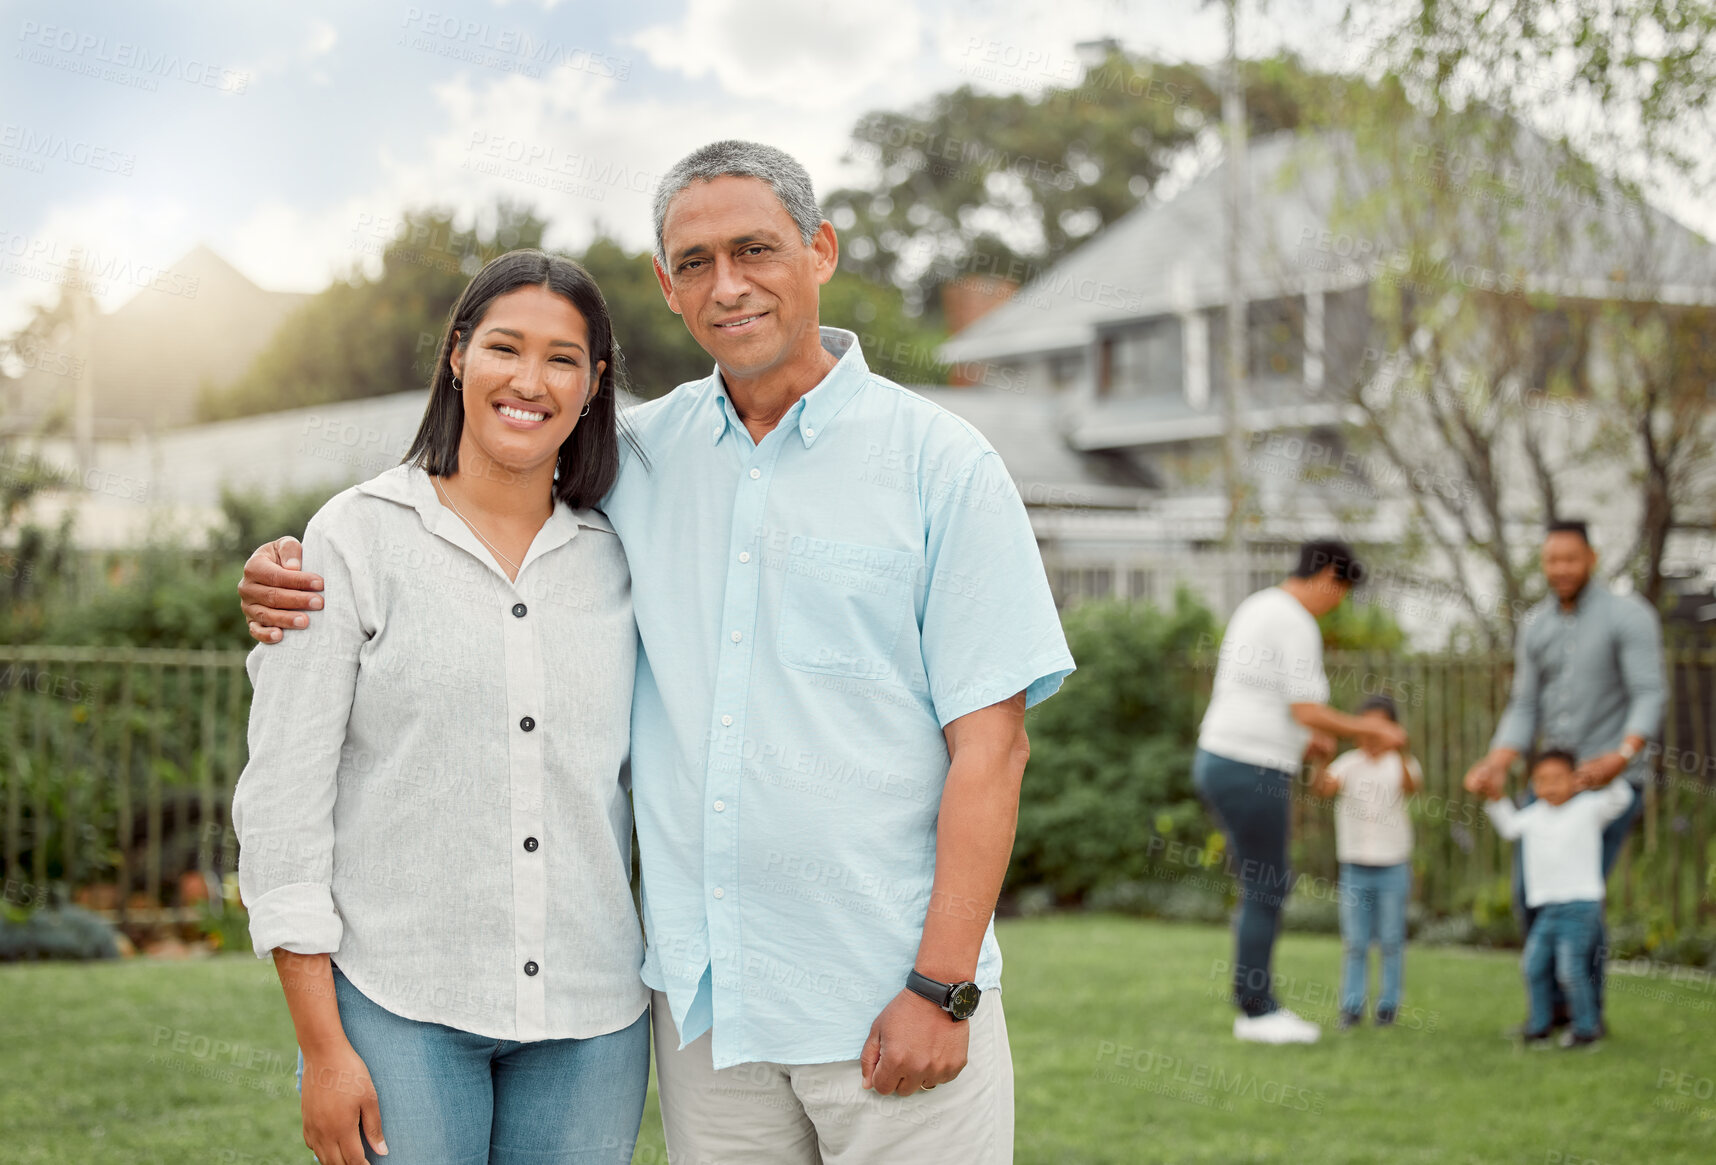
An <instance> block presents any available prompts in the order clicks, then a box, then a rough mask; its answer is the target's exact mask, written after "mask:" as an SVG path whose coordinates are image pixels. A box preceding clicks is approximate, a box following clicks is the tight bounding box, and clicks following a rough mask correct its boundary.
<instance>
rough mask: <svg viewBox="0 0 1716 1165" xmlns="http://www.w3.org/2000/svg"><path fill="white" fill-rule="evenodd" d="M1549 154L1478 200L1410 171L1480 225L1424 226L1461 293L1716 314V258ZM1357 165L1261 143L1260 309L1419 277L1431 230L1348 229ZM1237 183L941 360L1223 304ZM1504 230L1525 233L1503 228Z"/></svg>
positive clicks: (1427, 173) (1388, 219) (1251, 192)
mask: <svg viewBox="0 0 1716 1165" xmlns="http://www.w3.org/2000/svg"><path fill="white" fill-rule="evenodd" d="M1552 149H1553V147H1552V146H1551V145H1550V143H1548V142H1546V141H1544V140H1543V139H1542V138H1539V137H1537V136H1536V135H1533V134H1527V133H1522V134H1520V135H1519V142H1518V144H1517V146H1516V148H1515V152H1514V156H1515V157H1516V158H1518V159H1521V160H1520V161H1519V163H1518V166H1517V168H1516V169H1512V170H1510V171H1508V172H1506V173H1505V175H1504V176H1503V177H1500V178H1497V179H1495V180H1492V181H1491V182H1490V183H1489V184H1487V185H1482V186H1480V187H1474V189H1476V190H1477V191H1478V192H1477V193H1469V194H1468V193H1464V190H1465V188H1464V187H1460V186H1458V185H1453V186H1450V185H1447V183H1449V182H1452V181H1456V179H1457V174H1456V172H1459V173H1463V171H1461V170H1460V167H1459V166H1458V165H1457V164H1456V163H1454V162H1451V161H1446V160H1445V161H1444V162H1443V163H1442V164H1440V165H1439V166H1433V165H1431V164H1430V163H1428V162H1425V163H1421V164H1419V165H1418V169H1417V170H1416V171H1411V172H1410V173H1421V174H1422V175H1423V178H1422V181H1423V183H1424V184H1425V185H1426V186H1427V187H1428V186H1429V185H1434V184H1436V183H1441V184H1442V185H1440V186H1438V187H1437V188H1438V189H1440V190H1442V191H1443V192H1444V194H1445V195H1446V196H1447V198H1446V199H1444V200H1442V201H1440V202H1438V203H1437V205H1438V207H1439V208H1440V209H1438V211H1437V214H1438V215H1443V214H1445V213H1453V214H1455V215H1458V216H1459V217H1461V218H1465V219H1470V220H1471V226H1472V228H1474V229H1467V227H1466V226H1465V225H1463V224H1462V225H1461V226H1459V227H1456V228H1454V229H1449V228H1448V227H1447V226H1446V225H1445V223H1444V222H1442V221H1434V222H1431V223H1429V224H1420V225H1427V226H1428V227H1429V229H1430V231H1432V232H1433V234H1434V236H1435V237H1436V238H1437V239H1440V240H1443V241H1445V242H1449V243H1450V244H1451V245H1453V246H1455V247H1459V248H1462V249H1463V250H1465V251H1466V252H1467V253H1462V254H1451V255H1449V256H1448V259H1449V260H1450V261H1451V262H1453V263H1454V264H1456V267H1455V270H1456V271H1464V270H1465V269H1467V268H1469V269H1470V272H1469V276H1468V275H1466V274H1461V275H1460V276H1459V278H1460V279H1461V280H1462V282H1466V281H1468V278H1469V280H1470V285H1473V286H1477V285H1478V284H1479V283H1481V282H1482V281H1484V280H1492V281H1493V280H1501V279H1519V278H1523V279H1524V280H1525V282H1526V283H1527V285H1528V286H1529V287H1530V288H1531V289H1533V290H1547V291H1553V292H1556V293H1559V294H1569V295H1586V296H1592V297H1604V298H1637V299H1662V300H1665V301H1673V302H1702V303H1712V302H1716V251H1713V249H1712V248H1711V247H1710V245H1709V244H1708V243H1707V242H1705V240H1703V239H1702V238H1700V237H1699V236H1698V235H1697V234H1695V233H1694V232H1692V231H1690V230H1688V229H1687V228H1686V227H1685V226H1683V225H1682V224H1680V223H1679V222H1677V221H1675V220H1674V219H1672V218H1670V217H1669V216H1667V215H1665V214H1663V213H1662V212H1660V211H1658V210H1656V209H1655V208H1654V207H1651V206H1649V205H1643V206H1640V205H1637V204H1633V205H1627V204H1626V203H1625V202H1624V200H1623V199H1621V198H1620V197H1619V195H1618V192H1617V188H1616V187H1615V186H1614V184H1613V183H1604V182H1603V181H1601V180H1598V181H1597V182H1596V183H1595V184H1594V185H1593V187H1592V188H1591V189H1588V190H1587V189H1581V188H1578V187H1576V186H1572V185H1570V184H1568V183H1567V182H1565V181H1564V180H1562V179H1560V178H1559V177H1558V176H1557V175H1556V169H1555V166H1554V164H1553V155H1552V153H1551V151H1552ZM1425 154H1426V157H1429V156H1430V155H1429V154H1428V152H1427V151H1425ZM1409 156H1410V155H1409ZM1355 157H1356V154H1355V150H1354V147H1353V146H1352V144H1351V141H1350V139H1349V138H1348V137H1347V136H1346V135H1342V134H1317V135H1304V136H1301V135H1297V134H1292V133H1283V134H1276V135H1273V136H1270V137H1268V138H1263V139H1260V140H1258V141H1256V142H1254V143H1252V144H1251V146H1250V147H1249V148H1248V150H1247V162H1248V165H1247V170H1248V177H1249V183H1248V187H1249V189H1248V193H1247V203H1248V211H1247V215H1246V226H1245V237H1244V250H1243V254H1242V257H1241V264H1240V267H1241V281H1242V285H1243V287H1244V290H1245V292H1246V294H1247V297H1248V298H1253V299H1255V298H1262V297H1265V296H1272V295H1279V294H1282V293H1283V292H1290V291H1293V290H1298V289H1301V288H1305V287H1322V288H1325V289H1328V288H1337V287H1351V286H1357V285H1360V284H1363V283H1366V282H1370V281H1373V280H1376V279H1379V278H1387V277H1389V276H1390V274H1391V273H1392V274H1393V275H1394V277H1397V278H1410V277H1411V272H1412V268H1411V260H1409V259H1408V258H1407V252H1406V251H1405V250H1403V248H1402V240H1407V239H1412V238H1420V239H1422V238H1424V237H1426V231H1425V230H1421V229H1420V230H1415V229H1414V228H1413V225H1412V224H1411V223H1407V222H1402V221H1399V219H1400V218H1401V214H1396V213H1394V212H1395V210H1396V207H1394V206H1385V207H1383V208H1382V211H1381V214H1380V215H1379V216H1378V221H1376V224H1375V225H1374V226H1373V227H1369V228H1365V229H1364V230H1362V231H1361V230H1356V229H1352V228H1347V229H1337V225H1338V224H1342V223H1349V222H1356V221H1358V220H1357V219H1356V218H1354V217H1350V216H1345V215H1342V214H1340V213H1339V212H1338V210H1337V206H1338V204H1350V203H1351V202H1352V201H1353V200H1354V192H1357V194H1358V195H1361V196H1362V195H1363V194H1365V193H1366V191H1367V190H1368V191H1369V192H1372V193H1374V191H1375V190H1376V189H1377V188H1378V186H1379V182H1378V181H1377V180H1375V176H1374V175H1375V168H1374V167H1369V170H1370V172H1371V173H1372V175H1373V177H1372V178H1371V179H1369V180H1366V179H1365V178H1363V177H1362V175H1361V170H1364V169H1366V167H1363V166H1360V165H1359V164H1358V163H1357V162H1356V161H1355ZM1226 173H1227V163H1226V162H1225V161H1223V162H1222V163H1220V164H1218V165H1216V166H1215V167H1213V168H1212V169H1211V170H1209V171H1208V172H1206V173H1205V174H1203V175H1202V176H1201V177H1200V178H1198V179H1196V180H1195V181H1193V182H1192V183H1191V184H1190V185H1189V186H1187V188H1186V189H1185V190H1184V191H1182V192H1181V193H1180V194H1179V195H1178V196H1177V197H1175V198H1173V199H1171V200H1170V201H1168V202H1165V203H1160V204H1149V205H1140V206H1139V207H1138V208H1137V209H1135V210H1133V211H1131V212H1130V213H1128V214H1126V215H1124V216H1122V217H1121V218H1119V219H1118V220H1116V221H1115V222H1114V223H1112V224H1111V225H1110V226H1109V227H1108V228H1107V229H1106V230H1104V231H1102V232H1101V233H1100V234H1099V235H1097V236H1096V237H1095V238H1093V239H1092V240H1090V241H1089V242H1087V243H1086V244H1084V245H1083V246H1082V247H1079V248H1078V249H1077V250H1074V251H1072V252H1069V253H1068V254H1066V255H1065V256H1063V257H1062V258H1061V259H1060V260H1059V261H1057V262H1056V263H1055V264H1053V265H1052V266H1051V267H1050V268H1049V269H1048V270H1047V271H1045V272H1043V274H1042V275H1040V276H1038V277H1037V278H1036V279H1034V280H1032V281H1031V282H1030V283H1027V284H1026V285H1025V286H1024V287H1022V288H1021V289H1020V290H1019V292H1018V293H1017V294H1016V295H1015V296H1014V297H1013V299H1011V300H1009V301H1008V302H1007V303H1005V304H1003V305H1002V306H1001V307H999V308H997V309H995V310H994V311H992V312H990V313H989V314H988V315H986V316H984V317H983V318H981V319H979V320H978V321H977V322H975V323H974V324H972V325H971V326H970V327H969V328H967V329H966V330H965V331H963V332H961V333H960V334H959V335H957V336H955V337H954V338H953V339H951V340H949V341H948V342H947V343H946V344H944V345H943V346H942V349H941V358H942V359H943V360H945V361H947V362H949V363H962V362H967V361H978V360H995V359H1005V358H1008V357H1012V356H1019V355H1026V354H1039V353H1047V352H1055V351H1065V350H1068V349H1072V348H1077V347H1080V346H1082V345H1085V344H1088V343H1090V342H1091V341H1092V339H1093V337H1094V335H1095V333H1096V331H1097V330H1098V329H1099V328H1101V327H1103V326H1104V325H1108V324H1115V323H1120V322H1123V321H1127V320H1136V319H1145V318H1149V317H1151V316H1159V315H1165V314H1169V313H1174V312H1182V311H1188V310H1192V309H1195V308H1202V307H1211V306H1218V305H1220V304H1222V303H1223V302H1225V301H1226V299H1227V283H1226V271H1225V261H1226V260H1225V249H1226V224H1225V214H1224V197H1225V187H1226V182H1227V177H1226ZM1398 180H1399V179H1398V177H1397V179H1396V181H1398ZM1419 201H1420V200H1413V202H1414V205H1415V206H1416V204H1417V203H1418V202H1419ZM1448 207H1452V208H1453V209H1452V210H1451V211H1448V210H1447V209H1446V208H1448ZM1513 211H1523V212H1524V213H1511V212H1513ZM1403 213H1404V212H1403ZM1366 221H1370V220H1368V219H1367V220H1366ZM1502 222H1505V225H1506V226H1507V228H1509V230H1511V231H1514V232H1517V233H1511V234H1510V233H1507V232H1506V231H1498V230H1497V229H1495V228H1496V226H1497V224H1498V223H1502ZM1486 224H1487V225H1488V227H1489V229H1487V230H1484V229H1476V228H1479V227H1482V226H1484V225H1486ZM1498 238H1499V242H1496V243H1495V248H1494V249H1496V251H1497V253H1495V254H1487V255H1486V254H1483V253H1481V251H1482V248H1483V246H1484V240H1491V241H1495V240H1497V239H1498ZM1545 268H1552V269H1548V270H1546V269H1545Z"/></svg>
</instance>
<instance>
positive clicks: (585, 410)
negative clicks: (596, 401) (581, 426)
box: [578, 405, 590, 417]
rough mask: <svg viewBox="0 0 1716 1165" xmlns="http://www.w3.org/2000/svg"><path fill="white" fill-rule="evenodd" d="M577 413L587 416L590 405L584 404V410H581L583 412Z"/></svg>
mask: <svg viewBox="0 0 1716 1165" xmlns="http://www.w3.org/2000/svg"><path fill="white" fill-rule="evenodd" d="M578 415H579V416H580V417H587V416H589V415H590V406H589V405H585V406H584V411H583V412H581V413H579V414H578Z"/></svg>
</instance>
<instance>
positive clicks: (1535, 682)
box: [1490, 620, 1540, 753]
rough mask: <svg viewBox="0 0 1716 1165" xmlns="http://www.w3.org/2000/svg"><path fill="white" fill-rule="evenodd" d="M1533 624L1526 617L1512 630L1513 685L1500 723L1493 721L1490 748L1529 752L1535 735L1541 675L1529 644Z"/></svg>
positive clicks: (1535, 737)
mask: <svg viewBox="0 0 1716 1165" xmlns="http://www.w3.org/2000/svg"><path fill="white" fill-rule="evenodd" d="M1532 627H1533V623H1532V621H1530V620H1528V621H1527V622H1525V623H1524V624H1522V625H1521V626H1520V628H1519V630H1518V632H1517V633H1516V634H1515V637H1514V644H1513V688H1512V690H1511V691H1510V692H1509V694H1508V699H1507V708H1506V710H1505V711H1503V712H1502V717H1501V723H1499V724H1497V725H1496V734H1495V737H1494V738H1493V739H1492V740H1491V741H1490V748H1491V749H1497V748H1511V749H1513V750H1514V751H1515V752H1519V753H1529V752H1530V751H1531V745H1532V741H1534V740H1536V739H1537V695H1538V688H1539V686H1540V677H1539V676H1538V674H1537V665H1536V664H1535V663H1534V662H1532V658H1531V650H1530V647H1529V646H1528V644H1529V643H1530V640H1531V632H1532Z"/></svg>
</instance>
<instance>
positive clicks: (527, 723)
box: [518, 716, 536, 732]
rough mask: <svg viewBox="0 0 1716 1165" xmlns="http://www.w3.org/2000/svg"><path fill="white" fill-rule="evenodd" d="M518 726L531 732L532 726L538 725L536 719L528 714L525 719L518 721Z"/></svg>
mask: <svg viewBox="0 0 1716 1165" xmlns="http://www.w3.org/2000/svg"><path fill="white" fill-rule="evenodd" d="M518 726H519V727H520V728H522V729H524V730H525V731H526V732H529V731H530V730H531V729H532V728H535V727H536V721H534V720H532V719H531V718H530V717H529V716H526V717H525V718H524V719H523V720H520V721H519V722H518Z"/></svg>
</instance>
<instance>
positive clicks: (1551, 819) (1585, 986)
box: [1485, 749, 1633, 1048]
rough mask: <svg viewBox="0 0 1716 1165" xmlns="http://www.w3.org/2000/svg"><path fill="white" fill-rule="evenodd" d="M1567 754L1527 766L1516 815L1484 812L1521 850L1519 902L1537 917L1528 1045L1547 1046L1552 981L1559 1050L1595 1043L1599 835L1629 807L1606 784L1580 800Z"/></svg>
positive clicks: (1627, 793)
mask: <svg viewBox="0 0 1716 1165" xmlns="http://www.w3.org/2000/svg"><path fill="white" fill-rule="evenodd" d="M1577 764H1578V761H1577V760H1576V759H1575V758H1574V756H1573V754H1572V753H1570V752H1566V751H1565V750H1562V749H1549V750H1548V751H1546V752H1544V753H1542V754H1541V755H1540V756H1538V758H1537V760H1536V761H1535V762H1534V763H1533V764H1532V766H1531V789H1532V792H1534V793H1536V794H1537V798H1538V799H1537V800H1536V801H1533V802H1532V803H1531V804H1529V805H1527V806H1526V807H1525V808H1523V809H1517V808H1515V807H1514V805H1513V802H1511V801H1508V800H1506V799H1502V798H1498V799H1496V800H1494V801H1491V802H1489V804H1488V805H1486V806H1485V808H1486V809H1488V810H1489V814H1490V819H1491V820H1492V821H1494V822H1495V827H1496V832H1497V833H1499V834H1500V835H1501V836H1503V837H1505V838H1508V839H1509V840H1513V839H1515V838H1517V839H1519V844H1520V845H1521V846H1523V847H1524V851H1525V852H1524V865H1525V902H1526V905H1527V906H1530V907H1531V908H1533V909H1534V910H1536V911H1537V917H1536V918H1535V919H1534V920H1533V922H1532V924H1531V931H1530V933H1529V934H1527V935H1526V939H1525V957H1524V958H1523V959H1522V960H1521V962H1522V966H1523V968H1524V971H1525V985H1526V993H1527V996H1528V997H1529V999H1530V1003H1531V1015H1530V1017H1529V1018H1528V1019H1527V1020H1526V1025H1525V1039H1526V1042H1527V1043H1532V1044H1543V1043H1544V1042H1546V1041H1547V1040H1548V1039H1549V1031H1550V1024H1551V1001H1550V995H1551V993H1552V991H1553V989H1554V985H1555V982H1556V981H1557V980H1559V981H1560V983H1561V989H1562V990H1563V991H1564V992H1565V993H1566V995H1567V1000H1568V1005H1569V1006H1570V1007H1571V1008H1572V1010H1573V1027H1572V1030H1571V1031H1569V1032H1568V1033H1567V1034H1566V1035H1564V1036H1563V1037H1562V1039H1561V1046H1562V1047H1564V1048H1573V1047H1582V1046H1585V1045H1588V1044H1593V1043H1596V1041H1597V1036H1598V1028H1597V1001H1596V997H1595V995H1594V994H1593V991H1592V986H1591V976H1590V966H1591V959H1592V955H1593V953H1594V950H1595V948H1596V946H1597V944H1598V943H1599V942H1601V941H1602V926H1603V827H1604V826H1606V825H1608V824H1609V822H1611V821H1613V820H1615V818H1617V817H1619V816H1620V815H1621V814H1622V813H1625V812H1626V810H1627V807H1628V806H1629V805H1631V804H1632V800H1633V787H1632V785H1630V784H1629V783H1627V782H1626V781H1611V782H1609V784H1607V785H1605V786H1603V788H1601V789H1595V790H1591V791H1588V792H1580V790H1579V784H1578V782H1577V780H1576V779H1575V778H1574V776H1573V770H1574V768H1575V766H1576V765H1577Z"/></svg>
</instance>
